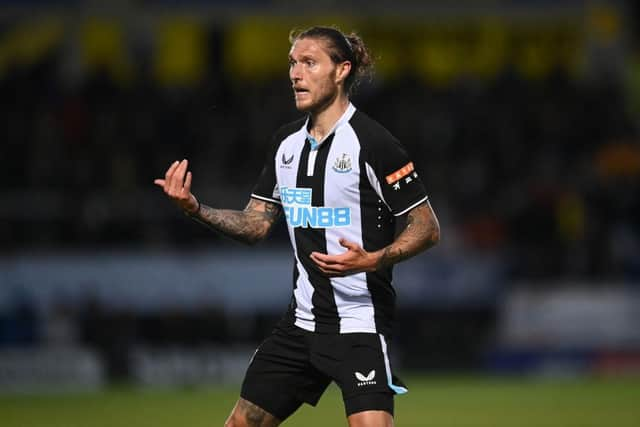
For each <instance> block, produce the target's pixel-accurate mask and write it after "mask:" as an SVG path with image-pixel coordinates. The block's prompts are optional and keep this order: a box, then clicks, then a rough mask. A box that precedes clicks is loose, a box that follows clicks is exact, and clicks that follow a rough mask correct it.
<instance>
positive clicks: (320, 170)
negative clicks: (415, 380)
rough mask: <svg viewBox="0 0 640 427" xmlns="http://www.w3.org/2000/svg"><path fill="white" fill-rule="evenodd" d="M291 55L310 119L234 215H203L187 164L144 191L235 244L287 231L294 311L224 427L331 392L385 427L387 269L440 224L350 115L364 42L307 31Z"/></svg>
mask: <svg viewBox="0 0 640 427" xmlns="http://www.w3.org/2000/svg"><path fill="white" fill-rule="evenodd" d="M290 41H291V50H290V52H289V78H290V79H291V83H292V87H293V91H294V96H295V103H296V107H297V109H298V110H300V111H303V112H305V113H307V116H306V117H305V118H303V119H301V120H299V121H297V122H294V123H292V124H289V125H286V126H284V127H282V128H281V129H280V130H279V131H278V132H277V133H276V134H275V136H274V138H273V147H272V149H271V151H270V152H269V155H268V158H267V162H266V165H265V167H264V169H263V171H262V174H261V176H260V178H259V180H258V184H257V185H256V187H255V188H254V191H253V194H252V195H251V199H250V201H249V204H248V205H247V207H246V208H245V210H244V211H233V210H222V209H214V208H211V207H209V206H205V205H203V204H200V203H199V201H198V200H197V199H196V197H195V196H194V195H193V194H192V193H191V182H192V175H191V172H188V171H187V167H188V162H187V160H183V161H181V162H175V163H173V164H172V165H171V167H170V168H169V170H168V171H167V172H166V174H165V178H164V179H157V180H156V181H155V183H156V184H157V185H159V186H160V187H162V188H163V189H164V191H165V193H166V194H167V195H169V197H171V198H172V199H173V200H174V201H175V202H176V203H177V204H178V206H179V207H180V208H182V209H183V210H184V211H185V212H186V213H188V214H189V215H190V216H192V217H193V218H194V219H196V220H198V221H199V222H202V223H204V224H206V225H207V226H209V227H211V228H212V229H214V230H216V231H218V232H220V233H222V234H224V235H226V236H229V237H231V238H234V239H236V240H240V241H243V242H246V243H255V242H258V241H260V240H262V239H264V238H265V237H266V236H267V235H268V234H269V231H270V230H271V229H272V227H273V225H274V224H275V222H276V221H277V220H278V218H279V217H280V216H281V215H282V213H283V212H284V215H285V217H286V221H287V226H288V231H289V236H290V238H291V243H292V246H293V252H294V258H295V259H294V273H293V274H294V279H293V296H292V299H291V304H290V307H289V310H288V312H287V314H286V315H285V317H284V318H283V319H282V320H281V321H280V323H279V324H278V326H277V327H276V328H275V330H274V331H273V333H272V334H271V336H270V337H268V338H267V339H266V340H265V341H264V342H263V343H262V344H261V345H260V347H259V348H258V350H257V351H256V353H255V355H254V357H253V358H252V360H251V362H250V364H249V368H248V370H247V373H246V376H245V379H244V382H243V385H242V391H241V394H240V396H241V397H240V399H239V400H238V402H237V404H236V406H235V407H234V408H233V411H232V413H231V415H230V416H229V418H228V420H227V422H226V424H225V425H226V426H234V427H237V426H260V427H266V426H269V427H272V426H277V425H279V424H280V423H281V422H282V421H284V420H285V419H286V418H287V417H289V416H290V415H291V414H292V413H293V412H295V411H296V410H297V409H298V408H299V407H300V406H301V405H302V403H305V402H306V403H309V404H312V405H315V404H316V403H317V401H318V400H319V398H320V396H321V395H322V393H323V392H324V390H325V389H326V387H327V386H328V385H329V383H330V382H331V381H336V383H337V384H338V386H339V387H340V388H341V390H342V394H343V398H344V401H345V410H346V414H347V418H348V422H349V425H350V426H351V427H365V426H366V427H374V426H375V427H377V426H384V427H388V426H393V396H394V394H396V393H404V392H406V389H405V388H404V387H403V386H402V384H400V383H399V382H398V380H397V378H396V377H395V376H393V374H392V372H391V367H390V363H389V357H388V350H387V339H388V337H389V335H390V333H391V322H392V317H393V309H394V304H395V291H394V289H393V287H392V286H391V269H392V266H393V265H394V264H395V263H397V262H399V261H402V260H404V259H407V258H409V257H411V256H413V255H415V254H417V253H418V252H420V251H422V250H424V249H427V248H429V247H430V246H432V245H434V244H435V243H437V242H438V240H439V234H440V231H439V226H438V222H437V219H436V217H435V214H434V213H433V211H432V209H431V207H430V204H429V202H428V198H427V196H426V193H425V190H424V187H423V185H422V182H421V181H420V178H419V177H418V174H417V172H416V171H415V170H414V166H413V163H412V162H411V161H410V160H409V158H408V156H407V154H406V152H405V151H404V149H403V148H402V147H401V146H400V144H399V143H398V142H397V141H396V140H395V138H394V137H393V136H391V134H389V133H388V132H387V131H386V130H385V129H384V128H383V127H382V126H380V125H379V124H378V123H376V122H375V121H373V120H372V119H370V118H369V117H367V116H366V115H365V114H364V113H361V112H360V111H358V110H356V108H355V107H354V106H353V105H352V104H351V103H350V101H349V94H350V91H351V90H352V89H353V88H354V86H355V85H356V84H357V81H358V79H359V78H360V77H361V76H362V75H364V74H365V73H366V72H367V71H368V69H369V67H370V65H371V61H370V58H369V54H368V52H367V49H366V47H365V46H364V44H363V42H362V40H361V39H360V38H359V37H358V36H356V35H354V34H351V35H349V36H345V35H344V34H342V33H341V32H340V31H338V30H336V29H333V28H326V27H313V28H310V29H307V30H305V31H302V32H298V33H292V34H291V36H290ZM402 215H406V226H405V228H404V230H403V231H402V232H401V233H400V234H399V235H398V236H397V238H394V236H395V217H397V216H402Z"/></svg>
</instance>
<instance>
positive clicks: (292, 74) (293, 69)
mask: <svg viewBox="0 0 640 427" xmlns="http://www.w3.org/2000/svg"><path fill="white" fill-rule="evenodd" d="M298 65H299V64H292V65H291V66H290V67H289V78H290V79H291V81H292V82H297V81H300V80H301V79H302V74H301V73H300V67H299V66H298Z"/></svg>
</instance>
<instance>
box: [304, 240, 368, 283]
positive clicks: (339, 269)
mask: <svg viewBox="0 0 640 427" xmlns="http://www.w3.org/2000/svg"><path fill="white" fill-rule="evenodd" d="M339 243H340V245H341V246H342V247H344V248H347V251H346V252H343V253H341V254H339V255H327V254H322V253H320V252H311V260H312V261H313V262H315V263H316V265H317V266H318V268H319V269H320V271H322V272H323V273H325V274H326V275H328V276H332V277H335V276H339V277H342V276H348V275H351V274H356V273H361V272H363V271H375V270H376V266H377V264H378V256H377V254H376V253H375V252H367V251H365V250H364V249H362V248H361V247H360V246H358V245H357V244H356V243H353V242H350V241H348V240H347V239H340V241H339Z"/></svg>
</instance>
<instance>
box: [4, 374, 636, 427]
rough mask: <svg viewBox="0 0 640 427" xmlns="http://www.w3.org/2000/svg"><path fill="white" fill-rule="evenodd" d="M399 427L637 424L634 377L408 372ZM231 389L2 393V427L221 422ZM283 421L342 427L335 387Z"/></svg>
mask: <svg viewBox="0 0 640 427" xmlns="http://www.w3.org/2000/svg"><path fill="white" fill-rule="evenodd" d="M406 379H407V380H408V381H406V382H407V383H408V385H409V387H410V392H409V394H407V395H404V396H401V397H399V398H398V399H397V400H396V425H397V426H398V427H429V426H437V427H454V426H455V427H464V426H469V427H479V426H486V427H503V426H504V427H514V426H517V427H529V426H530V427H574V426H575V427H609V426H614V427H638V426H640V379H636V380H595V379H591V380H564V381H560V380H525V379H519V380H517V379H492V378H443V377H438V378H430V377H416V376H414V377H410V376H407V377H406ZM236 398H237V388H236V387H230V388H193V389H172V390H152V389H145V388H140V389H137V388H114V389H110V390H108V391H105V392H99V393H86V394H59V395H35V396H32V395H29V396H27V395H7V394H0V425H2V427H31V426H43V427H45V426H46V427H131V426H136V427H147V426H148V427H165V426H166V427H168V426H172V427H183V426H189V427H205V426H206V427H212V426H222V425H223V422H224V419H225V418H226V416H227V414H228V413H229V410H230V409H231V407H232V405H233V403H234V402H235V400H236ZM283 425H285V426H303V427H332V426H346V422H345V419H344V412H343V407H342V401H341V398H340V394H339V392H338V390H337V389H336V388H335V386H332V387H331V388H330V389H329V391H328V392H327V393H326V394H325V395H324V396H323V398H322V400H321V401H320V403H319V405H318V407H317V408H315V409H314V408H311V407H309V406H303V408H302V409H301V410H300V411H298V413H296V414H295V415H294V416H293V417H292V418H291V419H290V420H288V421H287V422H286V423H284V424H283Z"/></svg>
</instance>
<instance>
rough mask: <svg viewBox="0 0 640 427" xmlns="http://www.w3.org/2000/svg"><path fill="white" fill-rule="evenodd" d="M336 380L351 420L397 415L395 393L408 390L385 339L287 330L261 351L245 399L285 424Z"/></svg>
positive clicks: (270, 339) (244, 389)
mask: <svg viewBox="0 0 640 427" xmlns="http://www.w3.org/2000/svg"><path fill="white" fill-rule="evenodd" d="M331 381H335V382H336V384H337V385H338V387H340V389H341V390H342V397H343V399H344V402H345V411H346V414H347V416H349V415H351V414H354V413H356V412H361V411H368V410H380V411H387V412H389V413H390V414H391V415H393V396H394V394H399V393H405V392H406V391H407V389H406V388H405V387H404V385H403V384H402V383H401V382H400V381H399V380H398V379H397V378H396V377H395V376H394V375H393V374H392V373H391V368H390V365H389V358H388V353H387V346H386V341H385V339H384V337H383V336H382V335H378V334H374V333H349V334H318V333H313V332H308V331H306V330H304V329H301V328H298V327H297V326H286V327H278V328H276V329H275V330H274V331H273V333H272V334H271V335H270V336H269V337H268V338H267V339H266V340H265V341H264V342H263V343H262V344H261V345H260V347H258V350H256V353H255V355H254V356H253V358H252V360H251V362H250V363H249V368H248V369H247V373H246V376H245V378H244V382H243V383H242V391H241V392H240V396H241V397H242V398H243V399H245V400H248V401H250V402H252V403H254V404H256V405H258V406H259V407H261V408H262V409H264V410H265V411H267V412H269V413H270V414H272V415H275V416H276V417H278V418H279V419H280V420H282V421H284V420H285V419H286V418H288V417H289V416H290V415H291V414H293V413H294V412H295V411H296V410H297V409H298V408H299V407H300V405H302V404H303V403H308V404H310V405H313V406H315V405H316V404H317V403H318V400H320V396H322V393H324V391H325V390H326V388H327V386H328V385H329V384H330V383H331Z"/></svg>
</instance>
